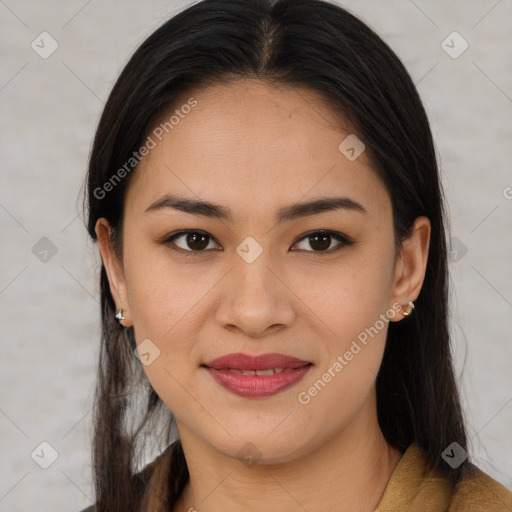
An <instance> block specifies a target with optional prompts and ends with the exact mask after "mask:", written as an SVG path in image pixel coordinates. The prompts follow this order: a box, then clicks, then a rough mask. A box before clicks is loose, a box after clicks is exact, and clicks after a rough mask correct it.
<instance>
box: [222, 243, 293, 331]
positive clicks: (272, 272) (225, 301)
mask: <svg viewBox="0 0 512 512" xmlns="http://www.w3.org/2000/svg"><path fill="white" fill-rule="evenodd" d="M268 252H269V251H268ZM233 266H234V268H233V269H232V272H229V273H228V279H226V280H225V283H224V286H223V288H222V298H221V300H220V304H219V306H218V308H217V311H216V320H217V322H218V323H219V324H220V325H221V326H222V327H224V328H225V329H228V330H231V331H233V332H235V331H239V332H240V333H242V334H243V335H245V336H247V337H251V338H261V337H263V336H265V335H266V334H268V333H269V332H271V331H272V332H275V331H278V330H280V329H283V328H285V327H286V326H290V325H291V324H292V323H293V321H294V319H295V310H294V305H293V297H294V296H295V295H294V294H293V293H292V291H291V290H290V288H289V287H288V286H287V285H286V282H285V281H286V280H285V278H284V276H283V275H280V274H281V272H279V270H278V267H277V265H275V264H272V261H270V260H269V258H268V257H267V252H266V251H263V253H262V254H261V255H260V256H259V257H258V258H257V259H256V260H255V261H253V262H252V263H247V262H246V261H244V260H243V259H242V258H240V257H239V256H238V255H235V256H234V258H233Z"/></svg>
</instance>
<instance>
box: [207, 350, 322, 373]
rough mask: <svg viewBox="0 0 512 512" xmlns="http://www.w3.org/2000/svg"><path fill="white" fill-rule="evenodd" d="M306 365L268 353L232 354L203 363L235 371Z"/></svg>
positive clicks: (296, 359)
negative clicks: (256, 354)
mask: <svg viewBox="0 0 512 512" xmlns="http://www.w3.org/2000/svg"><path fill="white" fill-rule="evenodd" d="M307 364H312V363H310V362H309V361H303V360H301V359H298V358H296V357H292V356H287V355H284V354H277V353H269V354H261V355H258V356H251V355H248V354H242V353H233V354H226V355H224V356H221V357H217V358H216V359H213V360H212V361H209V362H208V363H205V366H209V367H210V368H216V369H217V370H221V369H223V368H232V369H235V370H269V369H271V368H283V369H286V368H300V367H301V366H305V365H307Z"/></svg>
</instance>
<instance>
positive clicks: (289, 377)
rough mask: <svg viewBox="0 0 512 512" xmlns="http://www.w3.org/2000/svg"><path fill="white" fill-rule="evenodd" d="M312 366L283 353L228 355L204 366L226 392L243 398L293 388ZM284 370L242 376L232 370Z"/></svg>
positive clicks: (267, 394)
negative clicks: (281, 370) (268, 373)
mask: <svg viewBox="0 0 512 512" xmlns="http://www.w3.org/2000/svg"><path fill="white" fill-rule="evenodd" d="M311 365H312V363H310V362H308V361H302V360H301V359H297V358H296V357H291V356H285V355H284V354H276V353H271V354H263V355H260V356H250V355H246V354H240V353H236V354H227V355H225V356H222V357H218V358H216V359H214V360H213V361H210V362H209V363H207V364H206V365H203V366H205V367H206V368H205V369H206V370H207V371H208V373H209V374H210V375H211V376H212V377H213V378H214V379H215V381H216V382H217V383H218V384H220V385H221V386H222V387H224V388H225V389H227V390H229V391H231V392H232V393H234V394H236V395H239V396H244V397H253V398H257V397H265V396H271V395H275V394H277V393H279V392H281V391H283V390H285V389H286V388H288V387H290V386H292V385H293V384H295V383H296V382H298V381H299V380H301V379H302V378H303V377H304V375H305V374H306V373H307V372H308V370H309V368H310V367H311ZM271 368H283V369H284V370H285V371H283V372H281V373H276V374H272V375H241V374H238V373H234V372H232V371H229V369H233V370H238V371H240V370H245V371H249V370H268V369H271Z"/></svg>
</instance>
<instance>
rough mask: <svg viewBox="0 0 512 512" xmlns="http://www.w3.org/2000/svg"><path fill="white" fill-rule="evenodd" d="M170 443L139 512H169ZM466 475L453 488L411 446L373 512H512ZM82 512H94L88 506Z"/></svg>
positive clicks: (488, 483) (494, 486)
mask: <svg viewBox="0 0 512 512" xmlns="http://www.w3.org/2000/svg"><path fill="white" fill-rule="evenodd" d="M175 444H176V442H175V443H172V444H171V445H170V446H169V447H168V448H167V449H166V450H165V451H164V452H163V453H162V454H161V455H159V456H158V457H157V458H156V459H155V460H153V462H151V463H150V464H148V465H147V466H146V467H145V468H144V470H143V472H142V473H143V474H144V477H145V478H144V480H145V481H147V485H146V490H145V493H144V497H143V499H142V505H141V507H140V511H141V512H170V511H172V507H173V506H174V503H168V501H167V486H168V482H169V469H170V467H171V464H172V462H173V460H172V450H173V448H174V446H175ZM469 467H470V469H471V471H470V474H469V475H467V476H466V477H464V478H463V479H462V480H461V481H460V482H459V483H458V484H456V485H453V484H452V483H451V482H450V481H449V480H448V479H447V478H446V477H445V476H444V475H442V474H441V473H439V472H438V471H437V470H435V469H433V468H431V467H430V466H429V465H428V463H427V461H426V458H425V455H424V453H423V451H422V450H421V448H420V447H419V446H418V445H417V444H416V443H412V444H411V445H410V446H409V448H407V450H406V451H405V453H404V454H403V455H402V458H401V459H400V461H399V462H398V464H397V466H396V467H395V470H394V471H393V474H392V475H391V478H390V479H389V481H388V484H387V486H386V489H385V490H384V494H383V496H382V498H381V501H380V503H379V505H378V506H377V508H376V509H375V511H374V512H512V492H511V491H509V490H508V489H507V488H506V487H504V486H503V485H501V484H500V483H499V482H497V481H496V480H494V479H492V478H491V477H490V476H488V475H487V474H486V473H484V472H483V471H481V470H480V469H478V468H477V467H476V466H474V465H473V464H470V466H469ZM82 512H94V506H91V507H89V508H87V509H85V510H83V511H82Z"/></svg>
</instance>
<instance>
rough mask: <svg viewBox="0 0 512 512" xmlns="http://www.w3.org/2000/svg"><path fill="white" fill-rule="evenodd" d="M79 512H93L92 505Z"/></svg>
mask: <svg viewBox="0 0 512 512" xmlns="http://www.w3.org/2000/svg"><path fill="white" fill-rule="evenodd" d="M80 512H94V505H91V506H90V507H87V508H84V509H83V510H81V511H80Z"/></svg>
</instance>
